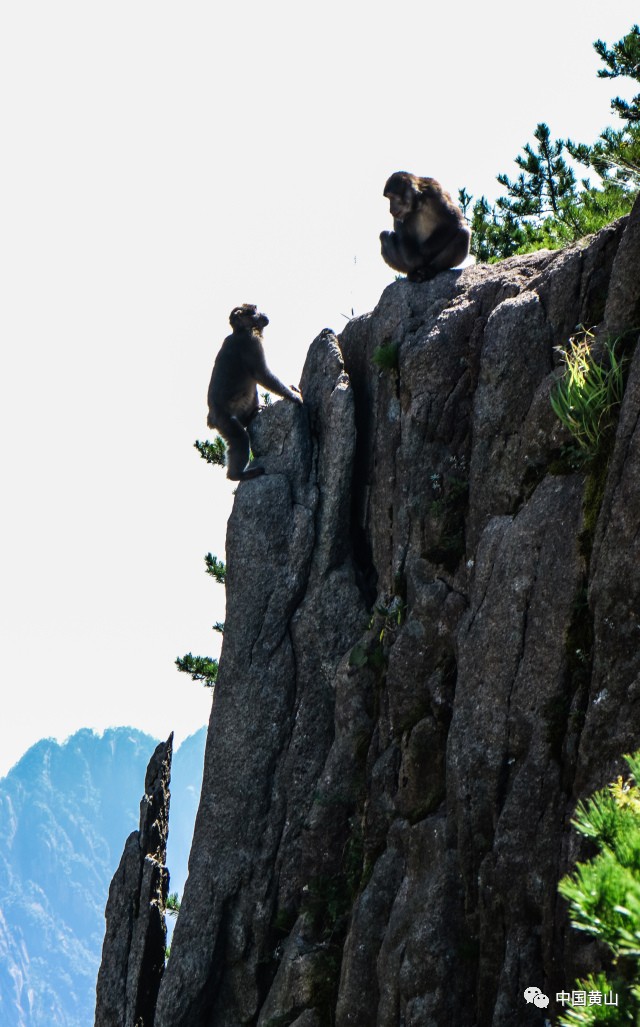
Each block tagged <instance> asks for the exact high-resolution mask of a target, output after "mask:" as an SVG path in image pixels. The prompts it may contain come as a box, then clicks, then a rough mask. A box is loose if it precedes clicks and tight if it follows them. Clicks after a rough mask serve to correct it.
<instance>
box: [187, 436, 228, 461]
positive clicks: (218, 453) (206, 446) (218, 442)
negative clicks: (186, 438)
mask: <svg viewBox="0 0 640 1027" xmlns="http://www.w3.org/2000/svg"><path fill="white" fill-rule="evenodd" d="M193 445H194V446H195V448H196V449H197V450H198V452H199V454H200V456H201V457H202V459H203V460H206V461H207V463H208V464H216V465H217V466H218V467H224V466H225V464H226V455H227V446H226V443H225V441H224V439H223V438H221V436H220V435H216V437H215V438H214V440H213V442H200V441H199V439H196V441H195V442H194V443H193Z"/></svg>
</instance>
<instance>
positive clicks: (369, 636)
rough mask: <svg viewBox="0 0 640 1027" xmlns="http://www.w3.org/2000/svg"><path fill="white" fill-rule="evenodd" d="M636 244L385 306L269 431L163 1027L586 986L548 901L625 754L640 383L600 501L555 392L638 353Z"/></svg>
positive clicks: (262, 425)
mask: <svg viewBox="0 0 640 1027" xmlns="http://www.w3.org/2000/svg"><path fill="white" fill-rule="evenodd" d="M639 232H640V217H639V208H638V204H636V208H635V209H634V212H633V213H632V215H631V216H630V218H629V219H623V220H622V221H620V222H617V223H615V224H614V225H612V226H610V227H608V228H607V229H605V230H603V231H602V232H600V233H599V234H598V235H596V236H594V237H591V238H590V239H588V240H585V241H584V243H582V244H580V245H578V246H574V247H572V248H570V249H567V250H565V251H561V252H554V253H550V252H546V251H541V252H538V253H534V254H531V255H527V256H523V257H516V258H512V259H510V260H506V261H504V262H502V263H500V264H498V265H495V266H491V267H486V266H475V267H470V268H468V269H466V270H465V271H463V272H459V271H458V272H456V271H451V272H446V273H443V274H441V275H439V276H438V277H437V278H436V279H434V280H433V281H432V282H429V283H427V284H412V283H409V282H407V281H398V282H395V283H394V284H392V285H390V286H389V287H388V288H387V289H386V290H385V292H384V294H383V295H382V297H381V299H380V302H379V304H378V306H377V308H376V309H375V311H373V313H372V314H368V315H366V316H364V317H359V318H356V319H355V320H354V321H352V322H350V323H349V325H348V326H347V327H346V329H345V331H344V332H343V333H342V336H341V337H340V339H339V340H337V339H336V338H335V336H333V335H332V334H331V333H330V332H327V331H325V332H323V333H322V334H321V335H320V336H319V337H318V338H317V339H316V340H315V342H314V343H313V345H312V346H311V349H310V352H309V356H308V358H307V362H306V365H305V369H304V372H303V380H302V383H301V386H302V390H303V394H304V398H305V404H304V407H303V408H293V407H292V406H290V405H289V404H286V403H277V404H275V405H274V406H273V407H272V408H270V409H268V410H266V411H265V412H264V413H263V414H262V415H261V416H260V417H259V418H257V419H256V422H255V424H254V427H253V445H254V451H255V453H256V456H257V457H259V458H260V459H261V460H262V461H263V462H264V464H265V467H266V470H267V474H266V475H265V476H264V477H263V478H259V479H256V480H254V481H251V482H247V483H242V484H241V485H240V487H239V488H238V491H237V495H236V500H235V505H234V509H233V513H232V515H231V518H230V520H229V527H228V534H227V586H226V587H227V619H226V630H225V635H224V646H223V654H222V659H221V666H220V675H219V679H218V683H217V685H216V690H215V696H214V702H213V709H212V715H211V722H210V728H209V736H208V743H207V751H206V758H205V772H204V781H203V791H202V797H201V802H200V808H199V812H198V817H197V821H196V828H195V834H194V843H193V848H192V852H191V857H190V865H189V878H188V881H187V885H186V888H185V893H184V897H183V902H182V910H181V913H180V916H179V918H178V922H177V926H176V931H175V935H174V941H173V947H172V954H171V959H170V961H169V963H168V966H167V970H166V973H165V975H164V977H163V980H162V984H161V988H160V993H159V998H158V1006H157V1012H156V1021H155V1022H156V1027H240V1025H242V1024H251V1025H257V1027H276V1025H279V1027H284V1025H296V1027H329V1025H332V1024H335V1025H337V1027H354V1025H356V1027H430V1025H435V1024H437V1025H438V1027H485V1025H493V1027H513V1025H514V1024H518V1025H520V1027H528V1025H529V1024H531V1025H534V1024H535V1025H539V1024H540V1023H541V1012H540V1010H539V1009H537V1008H535V1007H533V1006H530V1005H526V1004H525V1002H524V999H523V992H524V989H525V988H526V987H528V986H531V985H537V986H538V987H540V988H541V989H542V990H543V991H545V992H546V993H547V994H549V995H551V996H555V993H556V991H560V990H562V989H567V988H569V989H570V988H571V986H572V984H573V981H574V979H575V976H576V974H577V973H580V975H581V976H585V975H586V974H587V973H588V972H589V971H590V970H591V969H592V967H594V966H596V965H597V960H598V953H597V950H596V949H595V948H594V946H593V945H592V944H590V943H589V942H586V941H585V940H584V939H583V938H581V936H580V935H579V934H578V933H577V932H575V931H572V930H571V929H570V928H569V924H568V918H567V915H566V908H565V904H564V902H563V901H561V900H560V899H559V898H558V895H557V882H558V879H559V877H560V876H561V875H562V874H563V873H564V872H566V870H567V868H568V867H569V865H570V863H571V862H572V861H573V860H574V859H575V858H576V856H577V855H579V854H580V851H579V845H578V842H577V840H576V837H575V835H574V834H573V833H572V832H571V829H570V819H571V816H572V815H573V811H574V809H575V804H576V801H577V799H578V798H581V797H584V796H585V795H587V794H588V793H589V792H590V791H592V790H593V789H594V788H596V787H601V786H603V785H604V784H606V783H607V782H608V781H609V780H610V779H611V778H612V777H613V776H614V775H615V774H617V773H619V772H621V771H622V769H623V762H622V759H621V757H622V754H623V753H624V752H626V751H629V750H631V749H634V748H637V747H638V742H639V740H640V705H639V700H640V645H638V641H639V635H640V629H639V627H638V624H639V623H640V622H639V620H638V617H639V616H640V558H639V557H640V553H639V552H638V545H639V543H638V532H637V525H638V524H639V523H640V456H639V455H638V454H639V453H640V439H639V438H638V437H637V435H638V423H639V418H640V366H639V362H640V356H638V353H637V351H636V355H635V356H634V357H633V358H632V360H631V362H630V368H629V380H628V385H627V389H626V393H625V397H624V401H623V405H622V409H621V414H620V420H619V425H618V429H617V436H616V440H615V445H614V447H613V452H612V454H611V455H610V457H609V459H608V463H605V464H604V465H602V462H601V465H600V466H599V468H598V469H597V470H596V469H594V468H591V469H589V468H586V469H585V468H583V469H579V470H576V469H575V465H574V469H572V465H571V463H570V461H568V460H567V459H566V458H565V459H563V458H562V453H563V450H562V446H563V444H564V443H566V442H567V441H568V439H567V436H566V435H565V433H564V430H563V429H562V428H561V426H560V424H559V422H558V421H557V420H556V418H555V416H554V414H553V411H552V410H551V407H550V404H549V392H550V388H551V385H552V383H553V381H554V380H555V379H556V377H557V376H558V366H559V362H560V358H559V356H558V353H557V351H556V347H558V346H563V345H565V346H566V344H567V341H568V338H569V336H570V335H571V334H572V333H573V332H574V330H575V328H576V326H577V325H579V324H581V323H582V324H584V325H586V326H595V325H599V326H600V334H601V335H602V334H603V333H604V332H606V331H607V328H608V325H609V326H610V328H611V330H612V331H614V332H615V333H616V334H619V333H621V332H623V331H627V330H629V329H631V328H635V329H636V333H635V334H636V335H637V329H638V324H637V321H636V320H634V319H635V317H636V312H637V310H638V283H639V282H640V265H639V258H638V247H639V235H638V233H639ZM605 307H606V311H607V315H606V317H607V318H610V321H607V322H606V323H603V321H606V318H605ZM629 341H630V342H632V341H635V339H633V338H632V339H630V340H629ZM380 347H385V351H386V353H387V356H388V354H389V352H390V350H389V347H395V348H396V354H397V362H396V363H397V366H395V367H393V366H392V367H389V368H388V369H387V370H381V369H380V368H379V366H378V365H377V364H376V362H375V360H374V356H375V354H376V351H379V349H380ZM629 351H630V352H631V350H629ZM389 362H391V363H393V361H389V360H387V363H389ZM547 1015H549V1016H550V1017H554V1016H555V1015H556V1010H555V1009H554V1007H553V1002H552V1005H551V1006H550V1008H549V1010H548V1011H547Z"/></svg>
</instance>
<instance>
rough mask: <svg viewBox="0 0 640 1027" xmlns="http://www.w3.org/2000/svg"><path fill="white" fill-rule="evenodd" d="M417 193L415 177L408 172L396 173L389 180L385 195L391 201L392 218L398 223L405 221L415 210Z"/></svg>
mask: <svg viewBox="0 0 640 1027" xmlns="http://www.w3.org/2000/svg"><path fill="white" fill-rule="evenodd" d="M417 192H418V190H417V189H416V185H415V175H410V174H409V172H408V171H396V172H395V174H393V175H392V176H391V178H388V179H387V184H386V185H385V187H384V195H385V196H386V197H387V199H388V201H389V211H390V213H391V216H392V217H394V218H396V219H397V220H398V221H404V219H405V218H406V216H407V214H409V213H410V211H411V210H412V209H413V205H414V201H415V197H416V194H417Z"/></svg>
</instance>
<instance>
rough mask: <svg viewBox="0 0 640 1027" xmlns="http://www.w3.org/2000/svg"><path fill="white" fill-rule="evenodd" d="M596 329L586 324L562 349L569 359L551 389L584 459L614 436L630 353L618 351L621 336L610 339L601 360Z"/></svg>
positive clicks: (558, 411)
mask: <svg viewBox="0 0 640 1027" xmlns="http://www.w3.org/2000/svg"><path fill="white" fill-rule="evenodd" d="M592 340H593V333H592V332H590V331H589V330H588V329H586V328H582V330H581V331H580V332H578V333H577V334H576V335H574V336H572V337H571V338H570V339H569V345H568V347H567V349H562V348H561V349H560V352H561V353H562V355H563V358H564V362H565V371H564V374H563V376H562V378H561V379H560V380H559V381H558V382H556V384H555V385H554V387H553V389H552V390H551V396H550V400H551V406H552V408H553V412H554V413H555V415H556V417H557V418H558V420H559V421H560V422H561V423H562V424H563V425H564V426H565V427H566V428H568V429H569V431H570V432H571V435H572V436H573V439H574V442H575V445H576V447H577V452H578V454H579V456H580V457H581V458H582V460H583V461H587V460H593V459H595V457H596V456H597V455H598V453H599V452H600V451H601V449H602V447H603V445H604V444H605V443H606V442H607V440H608V439H609V438H610V436H611V434H612V432H613V430H614V428H615V425H616V422H617V419H618V409H619V407H620V403H621V402H622V396H623V393H624V371H625V364H626V361H627V358H626V357H624V356H623V357H619V356H618V353H617V348H618V343H619V342H620V340H619V339H608V340H607V341H606V342H605V344H604V356H603V360H602V362H599V361H598V360H597V359H596V358H595V357H594V355H593V352H592V349H591V343H592Z"/></svg>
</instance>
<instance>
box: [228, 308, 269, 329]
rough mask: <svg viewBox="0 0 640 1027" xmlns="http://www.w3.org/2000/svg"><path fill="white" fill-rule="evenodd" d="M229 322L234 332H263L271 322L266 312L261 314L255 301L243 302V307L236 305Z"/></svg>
mask: <svg viewBox="0 0 640 1027" xmlns="http://www.w3.org/2000/svg"><path fill="white" fill-rule="evenodd" d="M229 324H230V325H231V327H232V328H233V330H234V332H240V331H245V332H251V331H256V330H257V331H259V332H261V331H262V329H263V328H266V327H267V325H268V324H269V318H268V317H267V315H266V314H261V313H260V312H259V310H258V308H257V307H256V305H255V303H243V304H242V306H241V307H234V308H233V310H232V311H231V313H230V314H229Z"/></svg>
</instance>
